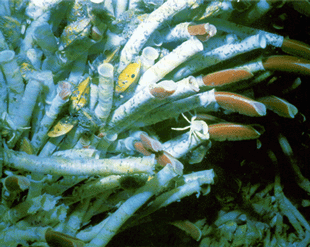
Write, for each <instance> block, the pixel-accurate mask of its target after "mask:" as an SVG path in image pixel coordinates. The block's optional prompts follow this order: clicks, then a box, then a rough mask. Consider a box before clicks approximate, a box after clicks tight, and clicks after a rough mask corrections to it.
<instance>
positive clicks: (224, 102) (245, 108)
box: [214, 92, 266, 117]
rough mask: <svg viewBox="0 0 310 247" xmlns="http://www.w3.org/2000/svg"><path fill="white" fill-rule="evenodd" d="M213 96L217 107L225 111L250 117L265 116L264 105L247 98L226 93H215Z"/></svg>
mask: <svg viewBox="0 0 310 247" xmlns="http://www.w3.org/2000/svg"><path fill="white" fill-rule="evenodd" d="M214 96H215V99H216V102H217V103H218V104H219V106H220V107H222V108H224V109H226V110H230V111H234V112H238V113H240V114H243V115H246V116H250V117H261V116H265V115H266V107H265V105H264V104H263V103H260V102H258V101H254V100H252V99H250V98H248V97H245V96H242V95H239V94H235V93H228V92H215V93H214Z"/></svg>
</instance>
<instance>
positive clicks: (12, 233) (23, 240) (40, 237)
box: [0, 226, 50, 246]
mask: <svg viewBox="0 0 310 247" xmlns="http://www.w3.org/2000/svg"><path fill="white" fill-rule="evenodd" d="M47 229H50V227H29V228H28V229H27V230H20V229H18V228H17V227H16V226H11V227H8V228H7V229H6V230H5V231H1V233H0V242H1V243H2V244H4V245H5V246H18V245H19V244H21V245H27V242H45V237H44V236H45V232H46V230H47Z"/></svg>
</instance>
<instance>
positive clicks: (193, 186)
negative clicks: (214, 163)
mask: <svg viewBox="0 0 310 247" xmlns="http://www.w3.org/2000/svg"><path fill="white" fill-rule="evenodd" d="M186 176H187V175H184V176H183V177H184V178H185V181H184V182H185V184H184V185H182V186H179V187H176V188H175V189H173V190H170V191H168V192H165V193H163V194H161V195H159V196H157V197H156V199H155V200H154V201H153V202H151V203H150V206H149V207H148V208H146V209H145V211H144V212H143V213H141V215H138V218H141V217H145V216H147V215H149V214H151V213H153V212H155V211H156V210H158V209H160V208H162V207H166V206H167V205H169V204H171V203H173V202H177V201H180V200H181V199H182V198H184V197H186V196H190V195H192V194H194V193H198V195H197V197H198V196H199V194H200V191H201V185H203V184H213V183H214V177H215V173H214V171H213V169H210V170H204V171H200V172H193V173H191V174H190V176H191V178H190V179H189V178H186Z"/></svg>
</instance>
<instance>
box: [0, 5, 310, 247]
mask: <svg viewBox="0 0 310 247" xmlns="http://www.w3.org/2000/svg"><path fill="white" fill-rule="evenodd" d="M303 4H304V5H303ZM303 4H302V3H285V2H274V1H267V0H260V1H257V2H253V1H245V0H244V1H230V0H226V1H224V0H223V1H203V0H167V1H164V0H106V1H103V0H72V1H66V0H45V1H36V0H25V1H23V0H21V1H19V0H14V1H10V0H2V1H1V2H0V22H1V24H2V25H1V26H0V65H1V70H0V97H1V99H0V115H1V119H0V140H1V154H0V155H1V164H0V169H1V171H0V172H1V181H2V194H1V204H0V216H1V217H0V218H1V222H0V229H1V233H0V242H1V243H4V246H8V247H15V246H89V247H95V246H106V245H108V244H109V242H110V241H111V240H112V238H114V239H115V238H117V234H118V233H121V232H124V231H126V230H127V229H130V228H131V227H132V226H135V225H139V223H140V222H143V220H144V219H145V218H146V216H149V215H151V214H152V213H154V212H156V211H158V210H160V209H161V208H163V207H166V206H167V205H170V204H173V203H177V202H178V201H180V200H181V201H182V199H184V198H186V197H188V196H190V195H193V194H196V193H197V196H200V197H206V198H207V197H208V196H210V191H212V190H213V189H215V190H216V187H217V186H218V187H219V184H223V181H218V180H220V179H223V180H225V178H222V177H221V176H220V174H217V172H216V169H211V168H210V169H200V170H199V171H196V170H197V169H195V166H196V167H201V164H204V162H206V158H205V156H206V154H207V153H208V152H212V147H211V142H215V143H217V142H222V141H247V140H252V141H251V142H252V143H253V142H255V141H256V143H257V148H260V146H262V145H263V146H264V143H263V142H262V143H261V142H260V141H259V138H261V137H263V135H264V132H265V129H266V128H267V127H266V126H264V125H263V124H243V123H242V122H241V123H240V122H238V121H236V122H227V120H224V119H222V118H225V119H229V115H228V114H231V113H233V115H234V116H236V114H240V115H244V116H247V117H248V118H249V119H253V118H255V117H257V118H259V117H264V116H266V115H267V114H269V115H270V114H273V113H272V112H274V113H275V114H277V115H278V116H279V117H281V118H284V119H293V118H295V116H297V115H298V114H300V113H298V109H297V108H296V107H295V106H294V105H293V104H291V103H289V102H288V101H287V100H286V99H283V98H281V97H279V95H277V96H275V95H268V94H262V95H261V97H257V93H256V88H259V87H263V88H264V87H265V85H266V84H268V85H270V84H272V83H273V81H276V80H279V79H277V78H278V75H279V72H281V73H284V74H287V75H290V76H291V77H296V78H297V79H296V80H295V81H294V82H293V83H292V84H291V85H289V86H288V87H287V88H285V89H283V90H287V91H288V92H289V91H292V90H294V88H297V87H298V86H299V85H300V83H301V79H300V78H299V77H300V76H301V77H305V76H309V75H310V69H309V64H310V46H309V45H307V44H305V43H302V42H301V41H299V40H294V39H289V38H287V37H284V36H281V35H278V34H276V33H273V32H267V31H263V30H261V29H256V28H253V27H252V23H255V22H257V20H260V19H261V18H264V16H266V14H267V13H268V11H272V10H273V9H275V8H282V7H283V6H286V5H289V7H291V8H295V10H297V11H299V12H301V13H302V14H304V15H306V16H307V17H309V15H310V14H309V12H310V11H309V9H310V7H309V6H308V5H307V4H308V2H307V1H305V2H304V3H303ZM301 6H304V8H303V7H301ZM282 17H283V16H282ZM283 18H284V17H283ZM283 18H282V19H283ZM280 19H281V18H280ZM240 23H242V25H240ZM276 27H277V28H281V27H280V26H279V24H277V25H276ZM249 54H250V55H249ZM270 54H272V55H270ZM275 54H281V55H275ZM292 75H293V76H292ZM262 85H263V86H262ZM254 88H255V89H254ZM281 94H282V93H281ZM209 112H217V113H218V114H217V115H216V116H217V117H215V116H211V115H209ZM226 115H227V116H226ZM272 116H275V115H272ZM300 116H301V114H300ZM280 124H281V123H280ZM265 127H266V128H265ZM267 132H268V130H267ZM253 140H254V141H253ZM278 140H279V145H280V147H281V149H282V150H283V153H284V154H285V155H286V156H287V157H288V159H289V160H290V162H291V164H292V170H293V172H294V173H295V177H296V183H297V185H298V186H299V187H300V188H301V189H303V190H304V191H305V192H307V193H310V186H309V181H308V180H307V178H305V177H304V176H303V175H302V172H301V170H300V167H299V166H298V164H297V163H296V161H295V159H294V155H293V150H292V148H291V147H290V144H289V142H288V140H287V139H286V137H285V136H283V135H282V134H281V133H280V134H279V135H278ZM266 154H267V155H268V157H269V159H270V160H271V162H272V164H273V165H274V167H275V171H276V172H275V181H274V183H270V184H266V185H265V186H267V187H266V189H264V190H263V192H260V196H258V195H257V198H256V200H258V201H259V200H261V201H259V202H257V201H256V204H255V205H258V206H257V208H260V209H261V208H264V205H265V204H264V203H274V204H273V205H275V206H274V207H278V210H275V209H274V210H269V209H266V208H264V210H265V211H264V210H263V211H262V210H260V209H257V210H256V211H258V212H259V213H261V214H263V213H264V212H267V213H268V217H270V221H271V223H269V224H267V223H253V222H254V220H252V219H251V220H250V219H247V216H246V215H245V214H243V213H242V212H241V211H238V210H235V211H231V212H227V210H226V211H225V210H222V211H221V212H220V214H219V217H218V219H217V220H216V221H215V222H213V223H212V222H211V223H210V222H209V223H210V224H209V223H206V222H205V221H204V220H203V219H202V220H200V221H197V222H196V223H195V224H194V223H193V222H191V221H189V220H188V219H185V220H184V219H183V220H177V221H172V222H169V223H170V224H171V225H173V226H175V227H177V228H179V229H181V230H183V231H185V232H186V233H187V234H189V236H190V237H191V238H193V239H194V240H196V241H200V240H201V239H202V238H203V240H202V241H201V246H226V245H227V246H243V245H254V244H256V243H257V242H259V241H261V243H264V244H265V245H266V246H276V245H277V244H283V243H285V244H292V243H297V242H298V243H300V244H307V243H308V242H310V226H309V224H308V223H307V221H306V219H305V218H304V216H303V215H302V214H301V213H300V212H299V211H298V210H297V208H296V207H295V206H294V205H293V204H292V203H291V202H290V200H289V199H288V198H287V197H286V196H285V195H284V193H283V191H282V187H281V183H280V172H279V170H280V169H279V165H278V160H277V157H276V156H275V154H274V152H273V151H272V150H268V151H267V152H266ZM207 167H208V166H206V168H207ZM193 171H195V172H193ZM215 177H217V181H218V183H215ZM235 180H236V181H237V180H238V181H239V178H235ZM240 183H241V184H242V181H240ZM241 184H240V188H239V189H240V190H241V191H242V192H243V193H245V194H246V192H245V191H251V193H252V195H253V194H254V192H255V191H256V190H257V189H258V187H257V186H256V185H255V184H251V185H249V184H248V185H246V186H242V185H241ZM211 185H212V186H211ZM255 186H256V187H255ZM272 188H274V191H275V192H274V194H275V195H274V198H275V199H274V200H275V202H271V201H268V198H267V197H266V195H269V194H268V193H270V191H271V189H272ZM245 197H246V196H245ZM217 199H219V198H217ZM225 199H227V198H225ZM225 199H224V200H225ZM219 200H220V199H219ZM251 200H252V199H251ZM251 200H250V197H248V198H247V201H248V202H249V203H254V202H253V201H252V202H250V201H251ZM253 200H254V199H253ZM262 201H263V202H262ZM305 203H306V202H305ZM228 211H229V210H228ZM259 213H258V214H259ZM283 216H286V217H287V218H288V220H289V222H290V224H291V225H292V229H293V230H294V231H295V232H294V234H293V236H292V235H290V237H287V238H285V237H283V236H284V235H285V234H286V231H288V230H287V229H282V226H280V225H285V224H286V223H285V224H284V223H283ZM206 218H208V216H207V213H206ZM265 220H266V219H265ZM267 221H268V220H267ZM245 222H246V224H245ZM250 225H252V226H253V225H255V227H254V228H259V231H257V234H256V235H255V236H254V235H253V236H254V237H253V236H252V238H247V236H248V235H250V234H251V233H252V232H253V231H254V230H253V229H254V228H253V227H252V228H251V227H249V226H250ZM286 226H288V224H286ZM272 228H275V232H276V233H275V236H274V237H273V236H271V232H273V229H272ZM284 228H285V227H284ZM293 230H291V231H293ZM221 231H222V233H220V234H219V232H221ZM226 233H227V234H228V235H227V236H225V237H223V240H221V241H219V242H216V241H215V242H214V241H213V240H212V237H211V236H214V235H216V234H219V235H220V237H221V236H222V235H223V236H224V235H225V234H226ZM221 234H222V235H221ZM268 234H269V235H268ZM218 237H219V236H217V238H218ZM231 244H232V245H231Z"/></svg>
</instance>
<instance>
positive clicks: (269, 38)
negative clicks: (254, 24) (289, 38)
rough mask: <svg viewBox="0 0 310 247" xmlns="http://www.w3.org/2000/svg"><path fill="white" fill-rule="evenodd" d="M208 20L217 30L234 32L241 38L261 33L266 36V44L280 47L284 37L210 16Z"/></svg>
mask: <svg viewBox="0 0 310 247" xmlns="http://www.w3.org/2000/svg"><path fill="white" fill-rule="evenodd" d="M208 22H210V23H211V24H213V25H215V26H216V28H217V29H218V30H221V31H224V32H227V33H234V34H236V35H237V36H240V37H242V38H246V37H248V36H251V35H256V34H262V35H264V36H265V38H266V43H267V45H272V46H275V47H281V46H282V44H283V41H284V37H283V36H281V35H278V34H274V33H269V32H266V31H262V30H259V29H255V28H251V27H246V26H242V25H239V24H235V23H233V22H229V21H226V20H223V19H219V18H210V19H208Z"/></svg>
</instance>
